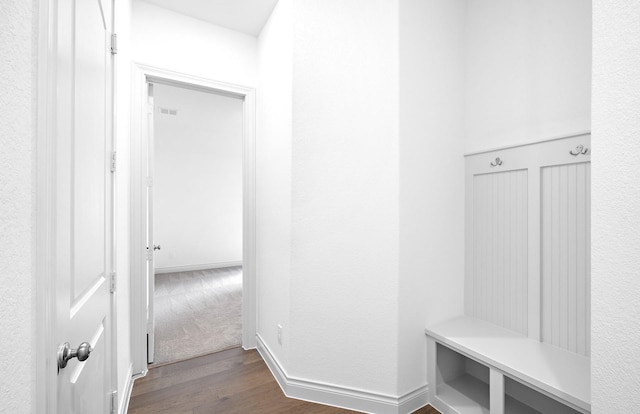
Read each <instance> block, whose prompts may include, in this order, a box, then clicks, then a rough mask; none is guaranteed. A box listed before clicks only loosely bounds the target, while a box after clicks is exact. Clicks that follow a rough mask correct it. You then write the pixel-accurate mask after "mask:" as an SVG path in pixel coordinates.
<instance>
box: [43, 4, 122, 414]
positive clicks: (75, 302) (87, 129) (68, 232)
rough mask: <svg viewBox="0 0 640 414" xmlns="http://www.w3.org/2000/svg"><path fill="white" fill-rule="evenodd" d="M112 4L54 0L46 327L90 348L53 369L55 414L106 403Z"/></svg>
mask: <svg viewBox="0 0 640 414" xmlns="http://www.w3.org/2000/svg"><path fill="white" fill-rule="evenodd" d="M113 4H114V3H113V0H93V1H86V0H59V1H58V8H57V10H58V12H57V13H58V14H57V18H58V25H57V48H58V49H57V62H56V67H57V80H56V85H57V92H56V97H55V107H56V115H55V119H56V132H55V149H54V151H55V160H56V167H55V179H54V183H55V184H54V187H55V204H54V208H55V217H56V219H55V237H56V242H55V248H54V249H55V253H54V258H55V263H54V264H53V265H54V268H55V281H56V327H55V330H56V339H57V342H58V343H59V344H64V343H69V345H70V347H71V348H73V349H76V348H78V347H79V345H80V344H81V343H83V342H88V343H89V344H90V346H91V349H92V351H91V353H90V356H89V358H88V359H86V360H85V361H80V360H79V359H82V358H71V359H69V360H68V362H67V364H66V366H65V367H63V368H59V373H58V379H57V401H58V403H57V404H58V405H57V412H58V413H109V412H110V410H111V404H112V401H111V399H112V390H113V389H114V383H113V380H114V379H115V363H114V362H115V354H114V353H115V347H114V344H115V337H114V329H113V323H114V320H115V318H113V314H112V312H113V310H114V307H113V297H112V293H111V286H110V283H111V277H112V269H113V262H114V258H113V251H114V249H113V211H114V209H113V177H112V175H113V174H112V172H111V157H112V150H113V59H114V58H113V56H112V53H111V35H112V30H113ZM85 349H86V348H85ZM80 353H82V351H81V352H80ZM59 366H60V365H59Z"/></svg>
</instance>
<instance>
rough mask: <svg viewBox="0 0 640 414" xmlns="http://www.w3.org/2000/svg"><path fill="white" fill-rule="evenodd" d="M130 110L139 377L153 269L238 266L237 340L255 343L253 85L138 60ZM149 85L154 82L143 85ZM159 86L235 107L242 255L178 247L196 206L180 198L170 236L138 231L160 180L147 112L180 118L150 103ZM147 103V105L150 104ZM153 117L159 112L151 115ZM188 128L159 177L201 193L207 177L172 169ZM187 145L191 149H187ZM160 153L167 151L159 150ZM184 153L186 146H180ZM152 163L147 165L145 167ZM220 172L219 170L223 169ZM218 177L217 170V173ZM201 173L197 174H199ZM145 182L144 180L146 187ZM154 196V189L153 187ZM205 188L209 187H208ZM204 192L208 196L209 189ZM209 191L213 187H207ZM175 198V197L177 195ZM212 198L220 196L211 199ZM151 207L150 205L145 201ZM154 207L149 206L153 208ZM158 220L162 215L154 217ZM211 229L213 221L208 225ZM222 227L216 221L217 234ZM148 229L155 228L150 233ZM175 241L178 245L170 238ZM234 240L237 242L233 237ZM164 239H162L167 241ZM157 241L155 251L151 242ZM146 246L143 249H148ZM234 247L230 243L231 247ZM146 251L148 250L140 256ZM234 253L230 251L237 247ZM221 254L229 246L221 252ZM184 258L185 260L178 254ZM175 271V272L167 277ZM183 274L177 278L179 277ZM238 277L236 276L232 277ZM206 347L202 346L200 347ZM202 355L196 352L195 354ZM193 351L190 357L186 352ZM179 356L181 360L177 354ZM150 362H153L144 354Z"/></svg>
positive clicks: (148, 331) (204, 244) (203, 246)
mask: <svg viewBox="0 0 640 414" xmlns="http://www.w3.org/2000/svg"><path fill="white" fill-rule="evenodd" d="M133 80H134V84H133V88H134V91H138V92H137V93H134V98H135V99H134V103H133V106H134V108H136V110H134V118H133V137H134V139H133V141H132V152H131V157H132V160H133V162H132V172H131V175H132V217H131V220H132V228H133V229H137V230H136V231H134V232H133V234H132V250H131V260H132V263H134V265H133V267H132V279H131V280H132V285H131V312H132V319H131V335H132V359H133V367H132V372H133V373H134V375H137V373H139V374H144V373H146V371H147V369H148V368H147V361H148V355H153V352H148V350H151V351H153V347H154V345H153V344H154V343H155V341H154V340H153V334H154V326H153V315H154V303H153V302H154V295H153V292H154V285H155V283H154V282H155V275H154V274H155V273H161V274H167V273H177V274H184V273H186V272H191V271H196V272H200V271H204V270H208V269H216V268H224V267H235V266H240V265H241V266H242V272H241V276H240V278H241V280H242V303H241V327H242V335H241V344H242V347H243V348H245V349H249V348H254V347H255V340H256V339H255V320H256V317H255V316H256V315H255V247H254V246H255V156H254V147H255V132H254V131H255V90H254V89H253V88H246V87H242V86H237V85H230V84H225V83H221V82H217V81H214V80H208V79H203V78H199V77H194V76H191V75H187V74H180V73H176V72H171V71H167V70H164V69H160V68H154V67H149V66H144V65H139V64H136V65H135V73H134V77H133ZM149 85H153V86H152V87H149ZM158 85H161V86H162V87H165V86H166V87H171V88H178V89H181V90H183V91H188V92H196V93H200V94H204V95H208V96H214V97H216V98H223V99H229V100H232V101H235V102H236V103H238V104H239V107H240V108H241V111H240V114H241V121H242V122H241V125H240V131H241V132H240V135H239V136H238V138H239V139H238V141H240V142H238V144H239V148H240V149H241V167H240V168H239V169H240V177H241V179H240V183H241V185H240V194H241V200H242V202H241V206H240V207H239V208H236V213H238V212H239V213H240V214H239V217H240V218H241V220H240V221H241V235H240V237H241V239H240V242H239V245H240V246H241V249H240V251H241V256H240V258H239V259H235V258H229V257H230V256H229V255H227V258H226V259H225V258H223V257H222V256H224V255H219V256H217V257H215V258H210V259H206V258H204V256H202V254H203V253H206V251H207V250H208V249H209V248H211V247H212V246H213V245H214V244H215V243H214V242H212V241H211V240H208V241H207V240H201V241H200V242H199V243H197V244H196V245H192V247H191V248H186V249H183V248H182V247H183V246H184V245H186V244H187V243H188V240H184V238H182V239H181V240H179V239H180V237H182V236H184V235H186V234H188V233H189V232H187V231H185V230H186V227H188V225H189V219H190V218H191V217H190V216H191V215H192V214H191V213H192V212H193V210H196V209H198V206H196V204H195V203H194V202H191V203H186V205H187V207H188V208H187V210H188V211H187V212H186V213H184V212H183V213H182V214H179V213H178V209H177V208H173V207H171V208H169V209H168V210H169V211H168V215H169V217H170V219H169V220H168V222H169V223H170V225H171V223H172V225H173V226H174V229H173V231H174V235H176V236H175V237H173V236H171V235H170V232H169V233H163V231H162V230H159V232H158V234H156V235H152V237H149V236H148V234H147V231H146V230H145V231H143V229H149V228H150V229H153V228H154V225H147V220H148V216H151V217H152V219H151V220H152V221H153V218H154V216H155V214H149V215H147V206H148V205H149V204H150V203H149V200H153V199H154V197H153V194H152V197H149V194H148V192H147V190H146V188H147V187H149V186H151V188H152V193H153V189H155V186H156V184H157V183H158V182H159V181H158V180H161V177H160V176H159V177H157V179H156V177H153V174H152V172H153V170H154V168H153V167H154V165H153V164H154V161H155V159H154V158H155V157H151V156H149V155H150V154H153V153H154V152H155V150H154V142H153V140H152V139H151V138H153V137H154V122H153V118H154V116H164V117H165V118H164V119H165V120H169V119H171V117H173V119H174V120H175V119H176V117H180V116H181V115H186V113H185V112H184V111H182V110H181V109H180V108H178V107H174V105H171V104H169V105H157V107H156V105H153V103H154V102H153V100H154V92H153V89H154V88H155V87H156V86H158ZM150 103H151V104H152V105H150ZM158 114H160V115H158ZM191 128H192V127H191V125H190V124H189V123H187V124H186V125H183V126H181V127H180V128H177V129H176V130H175V134H174V136H175V137H174V139H173V140H172V141H170V143H171V144H177V146H175V145H174V147H173V148H168V151H167V152H166V154H168V156H167V158H166V160H165V161H166V162H167V164H168V165H169V166H170V167H169V168H168V170H167V171H168V173H167V175H166V176H165V179H166V178H167V177H168V179H169V180H172V179H173V180H174V181H176V182H178V184H180V187H179V189H178V190H176V191H177V192H180V191H184V190H185V189H188V188H191V190H192V191H193V189H194V188H195V189H196V190H195V192H196V193H198V192H203V191H205V190H203V188H205V187H206V186H205V184H203V183H206V182H207V180H204V181H199V184H197V183H196V181H198V180H196V179H193V180H192V179H186V178H184V177H179V176H180V175H181V170H180V169H178V168H176V161H177V158H179V157H180V156H179V155H178V152H179V151H180V149H181V148H182V149H184V147H185V140H184V137H185V136H186V135H187V134H188V133H189V132H190V130H191ZM187 148H191V147H188V146H187ZM165 150H167V148H165ZM187 152H189V151H187ZM194 153H195V158H197V157H198V155H200V151H197V150H194V149H193V148H191V156H194V155H193V154H194ZM212 161H214V160H212V159H209V160H206V159H205V160H200V163H202V164H211V163H212ZM150 164H151V165H150ZM196 164H198V162H190V163H187V167H185V168H187V169H191V168H193V167H194V165H196ZM222 164H224V163H223V162H218V163H216V165H218V166H220V165H222ZM223 170H224V168H223ZM223 175H224V174H223ZM200 178H201V177H200ZM150 183H151V185H150ZM158 191H159V193H161V192H162V191H161V190H158ZM207 191H209V190H207ZM209 195H211V194H209ZM214 195H215V192H214ZM178 198H180V197H178ZM214 198H215V199H216V200H219V198H216V197H214ZM151 205H152V206H153V203H151ZM220 205H226V204H224V203H218V206H217V207H220ZM152 209H153V207H152ZM204 210H206V211H209V213H211V212H212V211H213V210H215V209H214V208H213V207H211V206H210V207H209V208H204ZM223 210H224V208H223V209H222V210H217V211H218V213H219V215H224V211H223ZM161 221H162V220H161ZM196 227H197V230H200V231H202V230H204V227H206V226H205V225H204V224H203V221H202V220H200V221H199V222H198V221H196ZM214 227H215V226H214ZM223 227H224V225H223V224H220V225H219V226H218V227H215V228H217V229H218V231H221V229H222V228H223ZM154 233H155V232H154ZM176 241H178V243H176ZM236 241H238V240H236ZM167 243H168V244H167ZM227 244H228V245H229V246H230V245H232V244H233V242H231V241H228V242H227V243H223V244H222V245H221V244H218V248H217V249H216V250H217V251H218V252H219V253H220V252H222V251H223V250H224V248H225V245H227ZM156 245H157V250H154V247H156ZM146 246H150V247H151V249H149V251H151V252H153V253H148V251H147V250H146ZM237 246H238V244H236V247H237ZM145 251H147V253H145ZM236 251H237V249H236ZM227 253H228V251H227ZM149 257H151V261H155V260H154V259H155V258H158V259H159V260H158V263H157V266H156V265H151V266H149ZM187 257H188V258H189V260H187V259H185V258H187ZM174 276H175V275H174ZM183 276H184V275H183ZM236 279H237V277H236ZM216 350H219V349H215V348H211V349H210V352H215V351H216ZM207 352H209V351H207ZM198 354H202V352H198ZM192 356H195V355H192ZM178 359H184V358H183V357H179V358H178ZM151 360H153V359H151Z"/></svg>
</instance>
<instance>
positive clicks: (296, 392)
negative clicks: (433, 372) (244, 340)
mask: <svg viewBox="0 0 640 414" xmlns="http://www.w3.org/2000/svg"><path fill="white" fill-rule="evenodd" d="M256 339H257V349H258V352H259V353H260V355H261V356H262V358H263V359H264V361H265V362H266V364H267V366H268V367H269V369H270V370H271V373H272V374H273V376H274V378H275V379H276V381H277V382H278V384H279V385H280V388H282V392H284V394H285V395H286V396H287V397H289V398H295V399H298V400H304V401H310V402H314V403H318V404H324V405H329V406H333V407H339V408H345V409H349V410H355V411H361V412H365V413H376V414H409V413H412V412H413V411H415V410H417V409H419V408H421V407H424V406H425V405H427V404H428V387H427V385H424V386H422V387H419V388H417V389H415V390H413V391H411V392H409V393H407V394H404V395H402V396H399V397H395V396H391V395H385V394H379V393H375V392H370V391H365V390H357V389H351V388H345V387H341V386H338V385H333V384H326V383H321V382H317V381H310V380H305V379H301V378H294V377H290V376H289V375H287V373H286V372H285V371H284V369H283V368H282V366H281V365H280V363H279V362H278V360H277V359H276V358H275V357H274V355H273V354H272V353H271V351H270V350H269V347H268V346H267V345H266V344H265V343H264V341H263V340H262V338H261V337H260V335H256Z"/></svg>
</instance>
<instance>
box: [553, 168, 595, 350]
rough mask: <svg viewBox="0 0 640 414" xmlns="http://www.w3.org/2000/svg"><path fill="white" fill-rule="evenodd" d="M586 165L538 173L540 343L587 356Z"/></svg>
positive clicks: (588, 196) (588, 303)
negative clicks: (539, 212)
mask: <svg viewBox="0 0 640 414" xmlns="http://www.w3.org/2000/svg"><path fill="white" fill-rule="evenodd" d="M590 174H591V168H590V164H589V163H578V164H568V165H557V166H550V167H544V168H542V169H541V216H542V217H541V241H542V243H541V284H542V289H541V292H542V298H541V310H542V321H541V326H542V341H543V342H546V343H549V344H552V345H555V346H558V347H561V348H564V349H567V350H569V351H572V352H575V353H578V354H581V355H585V356H589V354H590V349H589V344H590V342H591V341H590V337H589V332H590V330H591V329H590V323H589V321H590V318H589V313H590V308H591V297H590V296H591V295H590V288H589V286H590V268H591V266H590V263H589V261H590V231H589V229H590V227H591V223H590V217H591V213H590V204H591V203H590V198H591V197H590V188H591V179H590Z"/></svg>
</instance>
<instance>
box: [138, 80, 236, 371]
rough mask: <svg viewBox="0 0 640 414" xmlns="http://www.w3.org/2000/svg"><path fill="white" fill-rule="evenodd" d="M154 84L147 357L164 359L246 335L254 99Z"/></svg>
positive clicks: (219, 345) (226, 345) (158, 361)
mask: <svg viewBox="0 0 640 414" xmlns="http://www.w3.org/2000/svg"><path fill="white" fill-rule="evenodd" d="M148 89H149V99H150V102H151V99H152V107H153V128H152V129H151V131H150V132H152V133H150V134H149V135H150V139H149V142H150V143H151V145H150V149H151V151H150V154H149V157H150V158H153V160H150V163H149V166H150V168H149V169H150V171H149V172H150V177H152V180H151V183H150V185H149V186H148V187H147V189H148V193H149V195H148V209H147V214H148V219H147V226H149V227H153V229H149V230H152V231H148V234H149V236H150V238H149V240H148V246H153V250H152V251H151V256H152V257H151V258H150V259H151V260H149V263H150V264H152V265H153V268H151V269H150V272H151V274H150V275H149V277H152V278H153V280H152V281H151V282H152V283H151V286H152V287H153V292H151V291H150V292H149V294H150V296H151V297H150V299H152V302H153V306H151V309H152V310H153V315H152V316H153V317H152V320H151V321H152V332H150V336H151V337H152V338H153V343H151V342H150V343H149V351H148V357H147V358H148V362H150V363H154V365H156V366H157V365H159V364H165V363H170V362H176V361H180V360H184V359H189V358H193V357H196V356H200V355H204V354H208V353H213V352H218V351H221V350H224V349H228V348H232V347H236V346H240V345H241V344H242V321H241V315H242V314H241V303H242V134H243V128H242V121H243V106H244V99H243V98H240V97H238V96H232V95H221V94H219V93H217V92H216V91H212V90H205V89H196V88H184V87H181V86H176V85H168V84H164V83H161V82H154V83H151V82H149V83H148ZM150 341H151V339H150ZM151 345H153V346H151Z"/></svg>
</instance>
